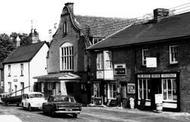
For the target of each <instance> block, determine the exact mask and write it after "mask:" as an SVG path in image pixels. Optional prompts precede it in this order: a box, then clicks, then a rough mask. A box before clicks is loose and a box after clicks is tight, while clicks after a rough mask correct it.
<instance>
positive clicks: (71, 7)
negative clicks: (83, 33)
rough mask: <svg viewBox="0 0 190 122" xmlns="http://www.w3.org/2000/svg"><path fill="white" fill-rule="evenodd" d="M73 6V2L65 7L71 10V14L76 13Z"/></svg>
mask: <svg viewBox="0 0 190 122" xmlns="http://www.w3.org/2000/svg"><path fill="white" fill-rule="evenodd" d="M73 4H74V3H71V2H68V3H65V6H66V7H68V8H69V9H70V11H71V13H74V11H73Z"/></svg>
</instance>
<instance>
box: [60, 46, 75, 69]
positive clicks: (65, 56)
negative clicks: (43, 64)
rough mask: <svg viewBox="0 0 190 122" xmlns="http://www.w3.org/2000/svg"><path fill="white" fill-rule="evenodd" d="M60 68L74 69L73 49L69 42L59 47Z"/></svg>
mask: <svg viewBox="0 0 190 122" xmlns="http://www.w3.org/2000/svg"><path fill="white" fill-rule="evenodd" d="M60 70H74V50H73V45H72V44H71V43H64V44H63V45H62V46H61V47H60Z"/></svg>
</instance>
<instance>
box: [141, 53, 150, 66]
mask: <svg viewBox="0 0 190 122" xmlns="http://www.w3.org/2000/svg"><path fill="white" fill-rule="evenodd" d="M148 56H149V51H148V49H142V65H143V66H146V57H148Z"/></svg>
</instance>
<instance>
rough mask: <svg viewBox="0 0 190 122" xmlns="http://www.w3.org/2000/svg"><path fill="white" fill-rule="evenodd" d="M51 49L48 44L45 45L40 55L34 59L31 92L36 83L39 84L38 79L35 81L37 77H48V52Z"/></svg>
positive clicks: (31, 66) (31, 71)
mask: <svg viewBox="0 0 190 122" xmlns="http://www.w3.org/2000/svg"><path fill="white" fill-rule="evenodd" d="M48 50H49V48H48V46H47V44H44V45H43V46H42V47H41V49H40V50H39V51H38V53H37V54H36V55H35V56H34V57H33V59H32V60H31V62H30V64H29V65H30V84H31V87H30V90H31V91H33V90H34V89H33V85H34V82H37V79H34V77H36V76H41V75H47V61H46V57H47V52H48Z"/></svg>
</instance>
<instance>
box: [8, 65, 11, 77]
mask: <svg viewBox="0 0 190 122" xmlns="http://www.w3.org/2000/svg"><path fill="white" fill-rule="evenodd" d="M8 77H11V65H10V64H9V65H8Z"/></svg>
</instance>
